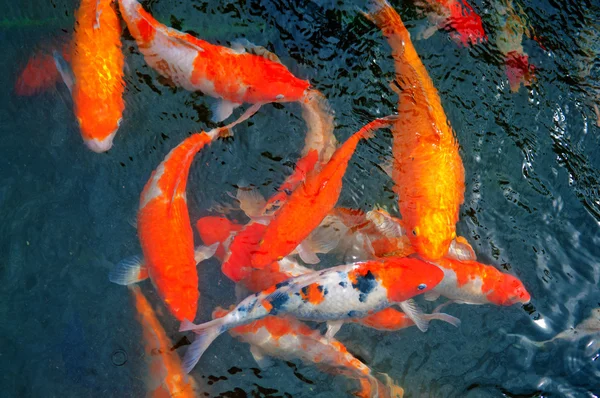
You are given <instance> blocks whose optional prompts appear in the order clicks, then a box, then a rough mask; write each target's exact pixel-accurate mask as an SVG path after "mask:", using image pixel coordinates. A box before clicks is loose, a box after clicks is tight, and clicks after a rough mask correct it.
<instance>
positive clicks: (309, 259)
mask: <svg viewBox="0 0 600 398" xmlns="http://www.w3.org/2000/svg"><path fill="white" fill-rule="evenodd" d="M296 251H297V252H298V255H299V256H300V258H301V259H302V261H304V262H305V263H306V264H319V262H321V260H320V259H319V257H318V256H317V255H316V254H315V252H314V251H312V250H311V248H310V247H307V245H306V244H304V243H300V244H299V245H298V247H296Z"/></svg>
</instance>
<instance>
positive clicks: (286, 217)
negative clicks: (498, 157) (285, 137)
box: [251, 116, 396, 268]
mask: <svg viewBox="0 0 600 398" xmlns="http://www.w3.org/2000/svg"><path fill="white" fill-rule="evenodd" d="M395 120H396V117H395V116H389V117H387V118H381V119H376V120H374V121H372V122H370V123H369V124H367V125H366V126H364V127H363V128H362V129H360V130H359V131H358V132H356V133H354V134H353V135H352V136H351V137H350V138H348V139H347V140H346V142H345V143H344V144H343V145H342V146H340V147H339V148H338V149H337V150H336V151H335V153H334V154H333V156H332V157H331V160H330V161H329V162H328V163H327V164H326V165H324V166H323V167H322V168H321V169H320V170H313V171H312V172H310V173H308V174H307V176H306V179H305V180H304V182H303V183H302V184H301V185H300V186H298V188H297V189H296V190H295V191H294V192H293V193H292V194H291V196H290V197H289V198H288V200H287V202H286V203H285V204H284V205H283V206H282V207H281V208H280V209H279V210H278V211H277V213H276V214H275V216H274V217H273V219H272V221H271V222H270V223H269V225H268V226H267V228H266V230H265V232H264V235H263V238H262V239H261V241H260V242H259V244H258V248H257V250H256V251H255V252H254V253H253V254H252V260H251V264H252V266H253V267H255V268H261V267H265V266H267V265H268V264H270V263H272V262H273V261H276V260H279V259H281V258H283V257H285V256H287V255H288V254H290V253H291V252H292V251H293V250H294V249H296V248H297V247H298V246H299V245H300V244H301V243H302V241H303V240H304V239H305V238H306V237H307V236H308V235H309V234H310V232H311V231H312V230H313V229H315V228H316V227H317V226H318V225H319V224H320V223H321V221H322V220H323V219H324V218H325V216H326V215H327V213H329V211H330V210H331V209H333V207H334V206H335V204H336V202H337V200H338V198H339V196H340V192H341V189H342V178H343V176H344V174H345V172H346V168H347V167H348V162H349V161H350V158H351V157H352V155H353V154H354V150H355V149H356V146H357V145H358V142H359V141H360V140H361V139H368V138H370V137H371V136H372V134H373V130H374V129H379V128H383V127H387V126H389V125H390V124H392V123H393V122H394V121H395ZM299 250H302V249H299Z"/></svg>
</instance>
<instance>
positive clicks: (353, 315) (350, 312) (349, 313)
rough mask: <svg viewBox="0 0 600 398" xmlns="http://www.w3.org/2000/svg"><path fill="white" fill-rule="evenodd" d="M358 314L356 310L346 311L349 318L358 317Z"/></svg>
mask: <svg viewBox="0 0 600 398" xmlns="http://www.w3.org/2000/svg"><path fill="white" fill-rule="evenodd" d="M359 315H360V313H359V312H358V311H354V310H352V311H348V317H350V318H358V316H359Z"/></svg>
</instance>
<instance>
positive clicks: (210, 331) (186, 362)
mask: <svg viewBox="0 0 600 398" xmlns="http://www.w3.org/2000/svg"><path fill="white" fill-rule="evenodd" d="M223 325H224V318H217V319H213V320H212V321H210V322H206V323H203V324H201V325H195V324H194V323H192V322H190V321H188V320H187V319H184V320H183V322H181V326H180V328H179V331H180V332H184V331H188V330H191V331H193V332H194V333H196V334H197V336H196V338H195V339H194V342H193V343H192V344H191V345H190V346H189V348H188V349H187V351H186V352H185V356H184V357H183V363H182V366H183V370H184V372H185V373H189V372H190V371H191V370H192V369H193V368H194V366H196V364H197V363H198V361H199V360H200V357H202V354H204V351H206V349H207V348H208V347H209V346H210V345H211V343H212V342H213V341H214V340H215V339H216V338H217V337H219V335H220V334H221V333H223V332H224V331H225V330H226V329H225V328H224V327H223Z"/></svg>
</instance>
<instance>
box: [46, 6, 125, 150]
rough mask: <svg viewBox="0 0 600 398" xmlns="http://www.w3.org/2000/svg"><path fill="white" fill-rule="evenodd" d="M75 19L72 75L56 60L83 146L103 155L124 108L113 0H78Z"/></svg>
mask: <svg viewBox="0 0 600 398" xmlns="http://www.w3.org/2000/svg"><path fill="white" fill-rule="evenodd" d="M75 18H76V23H75V36H74V39H73V49H72V51H71V67H72V72H70V70H69V68H68V66H67V65H66V62H64V60H63V59H62V57H61V56H60V54H58V53H57V52H55V53H54V58H55V61H56V66H57V68H58V70H59V72H60V74H61V75H62V77H63V80H64V81H65V83H66V84H67V86H68V87H69V90H70V91H71V95H72V97H73V105H74V112H75V117H76V118H77V121H78V122H79V127H80V129H81V136H82V137H83V141H84V142H85V144H86V145H87V146H88V148H90V149H91V150H92V151H94V152H106V151H108V150H109V149H110V148H111V147H112V143H113V139H114V137H115V134H116V133H117V130H118V128H119V125H120V123H121V118H122V115H123V109H124V108H125V103H124V102H123V90H124V83H123V65H124V58H123V53H122V52H121V39H120V38H121V24H120V22H119V19H118V17H117V14H116V12H115V10H114V9H113V8H112V0H82V1H81V5H80V6H79V9H78V10H77V13H76V15H75Z"/></svg>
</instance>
